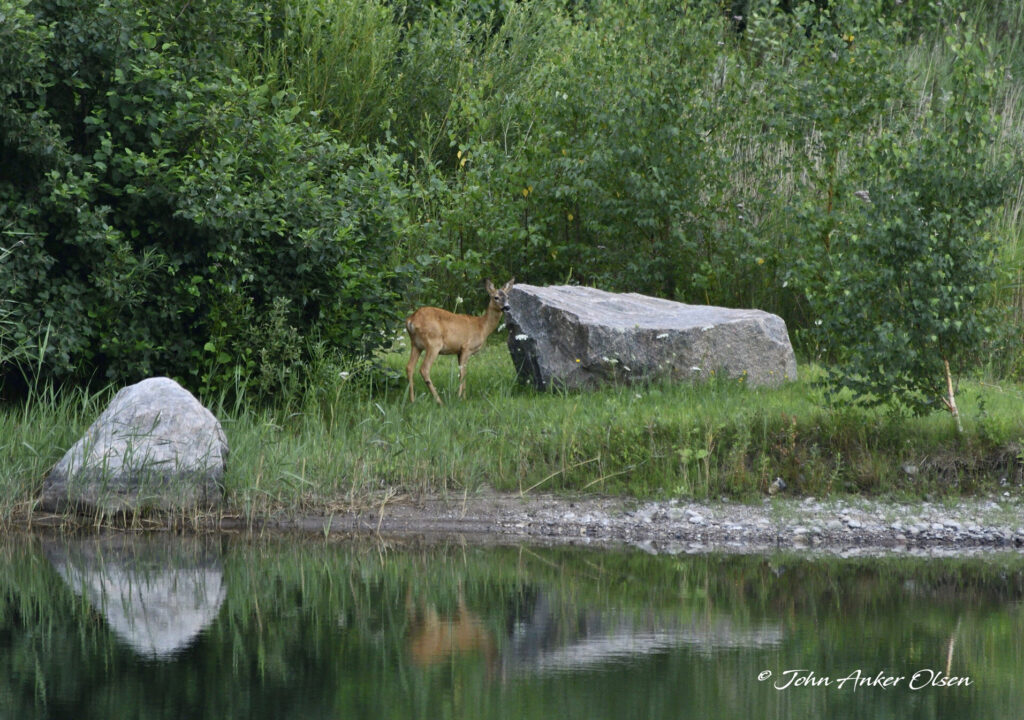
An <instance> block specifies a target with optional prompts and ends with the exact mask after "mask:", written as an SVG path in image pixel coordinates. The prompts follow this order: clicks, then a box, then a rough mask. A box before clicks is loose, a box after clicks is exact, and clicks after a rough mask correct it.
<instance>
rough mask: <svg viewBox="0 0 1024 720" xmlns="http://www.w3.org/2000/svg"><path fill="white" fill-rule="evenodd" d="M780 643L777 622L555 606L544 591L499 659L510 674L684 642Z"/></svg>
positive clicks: (712, 647) (702, 648)
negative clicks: (739, 620) (738, 620)
mask: <svg viewBox="0 0 1024 720" xmlns="http://www.w3.org/2000/svg"><path fill="white" fill-rule="evenodd" d="M781 642H782V629H781V627H779V625H778V624H776V623H768V622H761V623H752V624H750V625H749V626H747V625H746V624H745V623H741V622H737V621H735V620H733V619H732V618H730V617H729V616H728V615H725V614H723V613H715V614H714V615H711V616H707V615H701V616H700V617H697V618H683V617H679V616H676V615H673V614H667V613H639V614H635V613H629V612H625V611H605V612H601V611H596V610H592V609H587V608H565V607H557V606H555V605H553V604H552V602H551V598H549V597H548V596H547V594H546V593H544V592H542V591H541V592H537V594H536V596H535V597H534V598H533V599H532V602H531V603H530V607H529V608H528V613H527V614H524V615H522V616H520V617H519V618H517V619H516V620H515V621H514V623H513V624H512V626H511V628H510V635H509V642H508V644H507V646H506V647H505V648H504V649H503V650H502V654H501V664H502V670H503V672H504V673H506V674H507V673H513V674H515V673H523V672H551V671H553V672H560V671H566V670H574V669H581V668H585V667H591V666H595V665H600V664H603V663H609V662H617V661H619V662H621V661H623V660H628V659H630V658H636V657H638V656H641V655H652V654H657V653H662V652H667V651H669V650H671V649H674V648H680V647H690V648H693V649H695V650H697V651H698V652H702V653H708V654H710V653H712V652H715V651H718V650H722V649H727V648H756V647H768V646H774V645H778V644H779V643H781Z"/></svg>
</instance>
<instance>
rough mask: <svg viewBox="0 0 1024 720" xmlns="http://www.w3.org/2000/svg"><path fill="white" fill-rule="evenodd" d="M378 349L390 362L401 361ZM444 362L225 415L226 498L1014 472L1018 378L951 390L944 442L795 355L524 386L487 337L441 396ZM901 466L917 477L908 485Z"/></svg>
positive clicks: (762, 486)
mask: <svg viewBox="0 0 1024 720" xmlns="http://www.w3.org/2000/svg"><path fill="white" fill-rule="evenodd" d="M385 360H386V363H387V365H388V366H389V367H390V368H392V369H393V370H395V371H397V370H399V369H400V368H401V367H402V366H403V365H404V362H405V356H404V354H402V353H401V352H394V353H391V354H389V355H388V356H387V357H386V359H385ZM445 360H446V358H442V359H441V361H439V362H438V364H437V365H435V367H434V372H433V378H434V382H435V384H436V385H437V387H438V390H439V392H440V393H441V395H442V398H444V399H445V401H446V405H445V406H443V407H438V406H437V405H435V404H434V403H432V402H428V400H429V398H428V397H425V396H423V394H422V393H421V394H420V398H419V400H418V401H417V402H416V403H412V404H410V403H408V402H407V400H406V397H405V387H404V380H403V381H398V382H394V383H392V384H390V385H387V386H385V387H380V386H377V387H372V386H371V385H369V384H367V383H363V382H360V381H358V380H352V379H351V378H350V379H348V380H341V381H339V383H338V385H337V386H336V387H335V388H334V392H333V393H323V392H319V393H317V392H310V393H308V398H309V400H308V401H307V402H306V403H305V404H303V405H302V406H301V407H300V408H298V409H296V410H295V411H293V412H290V413H288V414H281V413H279V412H275V411H272V410H266V411H256V410H252V409H246V410H243V411H242V413H241V414H236V415H234V416H232V417H229V418H228V419H227V422H226V430H227V433H228V436H229V439H230V442H231V445H232V467H231V468H230V471H229V474H228V481H227V486H228V494H229V498H230V499H231V502H232V504H233V505H235V506H236V507H238V508H240V509H242V510H243V511H244V512H246V513H253V514H261V513H264V512H268V511H275V510H280V509H286V508H292V509H295V508H297V509H303V508H305V509H324V508H330V507H332V506H335V505H359V504H361V503H367V502H375V501H377V500H379V498H380V495H381V493H382V492H389V493H396V492H400V493H413V494H419V493H441V494H449V495H452V494H454V495H456V496H457V495H461V494H463V493H467V492H468V493H472V492H477V491H478V490H480V489H481V488H483V487H492V488H495V489H498V490H502V491H509V492H513V493H523V494H528V493H537V492H545V491H558V490H587V491H591V492H609V493H625V494H628V495H636V496H641V497H664V498H669V497H684V498H686V497H695V498H717V497H719V496H721V495H727V496H730V497H738V498H750V497H756V496H760V495H761V494H762V493H764V492H765V491H766V490H767V488H768V486H769V484H771V483H772V481H773V480H774V479H775V478H777V477H782V478H783V479H785V480H786V481H787V483H788V484H789V485H790V487H791V488H793V490H794V491H795V492H797V493H811V494H815V495H818V494H827V493H830V492H847V491H853V492H861V491H866V492H873V493H878V492H881V493H909V494H911V495H921V494H923V493H931V492H939V493H945V492H952V493H958V492H972V491H975V490H978V489H979V488H992V487H996V486H997V485H998V483H999V481H1000V480H1001V479H1002V478H1004V477H1007V476H1008V475H1009V479H1008V480H1007V482H1010V481H1011V480H1012V481H1014V482H1016V481H1018V480H1019V479H1020V478H1019V473H1020V468H1019V462H1018V460H1019V458H1018V457H1017V455H1016V453H1018V452H1019V446H1020V442H1021V441H1022V440H1024V419H1022V418H1021V417H1020V415H1019V413H1018V412H1017V408H1018V407H1019V402H1020V399H1021V397H1022V392H1021V391H1020V389H1018V388H996V387H993V386H987V385H982V384H970V385H968V386H966V387H964V388H963V389H962V390H961V396H962V398H963V402H962V405H963V414H964V418H965V422H966V427H965V433H964V435H963V436H960V435H959V434H958V433H957V431H956V428H955V426H954V424H953V423H952V422H951V421H950V420H949V418H948V417H946V416H945V415H940V414H936V415H933V416H929V417H924V418H900V417H897V416H894V415H892V414H888V413H886V412H885V411H883V410H871V411H868V410H861V409H857V408H853V407H849V406H842V407H840V406H830V405H828V404H826V403H825V401H824V399H823V397H822V395H821V393H820V391H819V390H818V388H817V387H816V385H815V382H814V380H815V378H816V376H817V375H818V370H817V369H816V368H814V367H811V366H804V367H802V368H801V371H802V374H803V378H802V379H801V380H800V381H798V382H795V383H790V384H787V385H784V386H782V387H779V388H748V387H744V386H743V384H742V382H738V381H733V380H726V379H719V380H713V381H712V382H710V383H707V384H702V385H670V384H651V385H643V386H620V387H613V388H605V389H601V390H593V391H587V392H578V393H557V392H556V393H538V392H535V391H533V390H532V389H529V388H525V387H521V386H519V385H517V384H516V382H515V379H514V371H513V368H512V366H511V361H510V360H509V358H508V354H507V351H505V349H504V348H502V347H500V346H499V344H498V343H497V342H493V341H492V343H491V345H490V346H489V347H488V348H486V349H485V350H484V351H483V352H481V353H480V354H479V355H477V356H475V357H474V358H473V359H472V361H471V362H470V366H469V373H468V387H467V397H466V398H465V399H464V400H459V399H458V398H456V397H455V390H456V388H457V385H458V372H457V367H456V364H455V363H454V362H445ZM346 383H351V384H346ZM903 465H915V466H920V472H919V474H917V475H915V477H914V478H913V479H911V478H910V476H909V475H907V473H906V472H904V471H903V470H902V469H901V466H903Z"/></svg>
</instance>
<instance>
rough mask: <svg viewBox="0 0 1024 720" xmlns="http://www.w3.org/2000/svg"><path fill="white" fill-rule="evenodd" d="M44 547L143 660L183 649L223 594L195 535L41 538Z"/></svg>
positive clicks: (214, 564)
mask: <svg viewBox="0 0 1024 720" xmlns="http://www.w3.org/2000/svg"><path fill="white" fill-rule="evenodd" d="M44 551H45V553H46V556H47V558H48V559H49V560H50V562H51V563H52V564H53V566H54V568H56V570H57V573H58V574H59V575H60V576H61V578H63V579H64V581H65V582H66V583H67V584H68V587H70V588H71V590H72V591H73V592H74V593H75V594H77V595H80V596H84V597H85V598H86V599H87V600H88V601H89V603H90V604H91V605H92V606H93V607H94V608H96V609H97V610H98V611H99V612H100V613H102V615H103V616H104V618H105V619H106V621H107V624H108V626H109V627H110V629H111V630H113V631H114V633H115V634H116V635H117V636H118V637H119V638H121V640H123V641H124V642H125V643H126V644H127V645H128V646H129V647H131V648H132V649H133V650H135V652H137V653H138V654H139V655H141V656H143V657H146V658H152V659H156V658H163V659H166V658H169V657H171V656H173V655H174V654H175V653H177V652H179V651H181V650H182V649H184V648H186V647H188V645H189V644H190V643H192V641H193V640H194V639H195V638H196V637H197V636H198V635H199V633H201V632H202V631H203V629H204V628H206V627H208V626H209V625H210V623H212V622H213V621H214V619H215V618H216V617H217V613H218V611H219V610H220V606H221V604H222V603H223V602H224V597H225V595H226V587H225V585H224V572H223V570H222V568H221V565H220V562H219V560H218V559H217V557H216V555H215V554H214V553H213V552H212V551H211V550H210V548H209V547H208V545H206V544H204V543H202V542H201V541H200V540H199V539H197V538H181V537H174V538H167V537H163V536H157V537H136V536H127V535H113V536H101V537H87V538H78V539H69V540H62V541H59V542H57V541H50V542H46V543H44Z"/></svg>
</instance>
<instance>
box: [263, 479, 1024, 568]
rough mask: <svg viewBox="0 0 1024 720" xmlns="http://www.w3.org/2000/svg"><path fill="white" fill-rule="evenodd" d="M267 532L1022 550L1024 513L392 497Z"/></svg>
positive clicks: (696, 548) (755, 548) (973, 503)
mask: <svg viewBox="0 0 1024 720" xmlns="http://www.w3.org/2000/svg"><path fill="white" fill-rule="evenodd" d="M264 527H277V528H281V529H303V530H309V531H317V532H324V533H355V534H366V533H370V534H377V535H380V536H383V537H400V536H412V535H416V536H431V535H433V536H453V535H455V536H463V537H465V538H466V540H467V541H469V542H481V543H495V542H497V543H508V542H518V541H521V540H529V541H535V542H544V543H566V544H579V545H586V544H596V545H601V544H612V545H622V544H626V545H636V546H640V547H643V548H644V549H645V550H648V551H650V552H657V553H680V552H689V553H699V552H709V551H724V552H740V553H747V552H765V551H773V550H780V549H781V550H786V549H788V550H813V551H818V552H825V553H838V554H844V555H845V554H872V553H889V552H893V553H910V554H919V553H923V554H971V553H977V552H986V551H991V550H1002V551H1006V550H1016V551H1018V552H1021V551H1024V504H1022V499H1021V498H1020V497H1019V496H1017V495H1013V496H1011V494H1010V493H1006V494H1005V495H1000V496H991V497H985V498H969V499H965V500H964V499H962V500H960V501H959V502H957V503H956V504H952V503H950V504H944V503H931V502H911V503H899V502H893V501H882V500H875V499H862V498H848V499H824V500H820V499H816V498H812V497H809V498H789V497H774V498H768V499H765V500H764V501H763V502H760V503H754V504H746V503H738V502H730V501H720V502H713V503H711V502H700V503H698V502H686V501H676V500H671V501H664V502H646V501H637V500H631V499H624V498H607V497H594V496H583V497H571V496H562V495H537V496H534V495H528V496H526V497H520V496H518V495H506V494H498V493H492V492H483V493H476V494H472V495H467V496H464V497H463V496H447V497H388V498H386V499H382V500H381V501H380V502H379V504H377V505H375V506H366V507H364V508H362V509H361V510H344V511H341V512H338V513H335V514H333V515H330V516H325V517H305V518H302V519H300V520H288V521H275V522H273V523H267V524H266V525H264Z"/></svg>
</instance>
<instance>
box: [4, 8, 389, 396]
mask: <svg viewBox="0 0 1024 720" xmlns="http://www.w3.org/2000/svg"><path fill="white" fill-rule="evenodd" d="M2 14H3V15H4V16H5V17H10V18H12V19H13V21H12V22H11V23H8V22H6V21H5V22H4V23H3V24H2V25H0V27H3V28H4V31H3V32H4V35H5V36H6V37H5V39H6V40H7V42H4V43H3V48H4V49H3V51H2V52H3V53H4V56H3V59H2V61H0V62H2V63H3V69H4V70H5V72H4V76H3V77H4V79H3V81H2V83H0V90H2V92H3V95H4V96H3V98H2V108H3V110H2V112H3V115H2V116H0V141H2V145H0V161H2V167H3V168H4V172H3V173H2V175H0V209H2V214H0V218H2V221H0V222H2V228H0V231H2V232H3V236H4V238H5V239H6V240H8V244H10V243H11V241H15V242H16V243H17V244H16V245H15V246H14V247H11V248H10V253H9V255H8V256H7V258H6V259H5V260H4V261H3V263H2V264H0V286H3V287H4V288H5V291H6V293H7V300H8V302H9V307H10V309H11V312H12V318H13V319H12V325H11V334H12V336H13V339H14V341H16V342H18V343H20V344H21V345H26V344H27V345H32V344H34V343H44V342H45V346H41V347H39V351H38V353H36V352H32V353H30V354H31V355H32V356H37V355H38V356H40V357H41V358H42V362H41V363H40V364H39V365H38V366H37V367H33V368H30V369H29V371H30V372H32V373H38V374H40V375H43V376H45V377H49V378H52V379H56V380H65V379H71V380H82V379H89V378H95V379H99V380H101V381H106V380H108V379H116V380H117V381H118V382H127V381H129V380H134V379H138V378H139V377H142V376H146V375H151V374H157V373H166V374H172V375H176V376H179V377H183V378H188V379H190V380H191V382H192V384H193V385H194V386H196V385H200V386H206V387H224V386H225V385H230V384H231V383H232V382H234V378H236V377H241V378H242V382H243V384H247V383H249V382H250V380H251V379H252V378H259V377H263V376H264V375H261V374H260V372H258V371H259V370H260V368H261V366H262V365H264V364H267V363H269V364H270V365H272V366H273V365H284V366H285V368H286V369H287V367H288V365H291V364H294V363H296V362H300V361H301V360H302V358H303V357H304V355H305V353H306V347H305V345H306V344H307V343H308V342H311V341H313V340H319V341H322V342H325V343H329V344H330V345H331V346H332V347H335V348H337V349H339V350H340V351H342V352H344V353H347V354H357V353H364V352H367V351H369V350H372V349H373V348H375V347H378V346H379V345H380V344H381V343H382V342H383V341H384V338H383V333H384V331H385V330H387V329H388V328H389V327H390V326H391V325H392V324H393V322H394V320H395V317H396V314H397V311H396V303H395V298H396V290H397V289H398V288H399V286H400V281H401V272H400V271H399V270H398V269H397V267H396V264H394V263H392V262H390V256H389V253H390V251H391V248H392V247H393V246H394V244H395V242H394V238H393V232H394V227H393V225H392V220H393V219H394V218H393V217H392V215H393V212H392V208H390V207H389V206H388V200H387V198H386V197H384V196H382V194H381V189H382V187H386V185H387V183H396V182H397V180H398V173H399V172H400V169H399V167H398V165H397V164H396V160H395V159H394V158H393V157H391V156H389V155H387V154H385V153H378V154H376V155H374V154H373V153H371V152H369V151H364V150H359V149H352V148H350V147H348V146H346V145H345V144H343V143H340V142H338V141H337V140H336V139H335V138H334V137H333V136H332V135H331V134H330V133H329V132H328V131H327V130H325V129H323V128H320V127H318V126H316V125H312V124H310V123H309V122H308V121H306V120H304V117H305V116H304V115H303V114H302V108H301V106H300V105H299V104H298V102H297V101H296V99H295V97H294V96H293V95H291V94H290V93H288V92H286V91H283V90H282V91H277V92H273V91H272V90H271V89H270V88H268V87H267V86H266V85H260V84H256V83H254V82H250V81H247V80H245V79H243V78H241V77H240V76H239V75H237V74H236V73H234V72H232V71H231V70H229V69H224V68H223V67H222V66H219V65H218V64H216V63H213V62H209V61H204V62H199V61H197V56H196V55H194V54H189V53H186V52H184V50H183V46H181V45H179V44H177V43H176V42H174V41H173V40H172V39H171V38H169V37H168V36H167V35H165V34H164V33H163V32H162V30H161V27H160V24H159V23H158V22H156V20H157V18H156V17H155V16H154V14H152V13H151V12H150V11H149V10H148V9H147V8H146V6H145V5H143V6H141V7H140V6H139V5H138V4H137V3H130V2H125V1H123V0H90V1H89V2H78V1H77V0H76V1H74V2H71V1H70V0H68V1H66V2H65V1H64V0H51V1H49V2H38V3H28V4H26V3H24V2H22V1H21V0H4V2H3V9H2ZM275 346H277V347H278V349H277V350H274V347H275ZM294 369H295V370H296V371H298V369H299V368H298V367H296V368H294ZM14 370H15V369H14V368H13V367H11V366H8V367H6V368H5V371H6V372H5V374H7V375H10V374H11V373H12V372H13V371H14ZM22 370H25V368H22ZM273 375H274V373H270V375H267V377H270V376H273ZM263 389H265V390H272V389H273V388H272V387H266V388H263Z"/></svg>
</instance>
